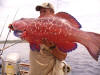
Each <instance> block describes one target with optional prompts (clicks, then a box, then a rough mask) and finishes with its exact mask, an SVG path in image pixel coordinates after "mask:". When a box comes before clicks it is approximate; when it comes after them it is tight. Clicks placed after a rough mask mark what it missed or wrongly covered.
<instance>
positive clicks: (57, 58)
mask: <svg viewBox="0 0 100 75" xmlns="http://www.w3.org/2000/svg"><path fill="white" fill-rule="evenodd" d="M36 11H40V16H39V17H38V18H43V17H52V16H55V14H54V8H53V5H52V4H50V3H43V4H42V5H38V6H37V7H36ZM41 42H42V43H43V44H41V45H40V51H37V50H36V51H33V50H31V51H30V61H31V64H32V65H31V70H30V75H41V74H42V75H64V74H65V72H66V73H67V71H68V72H69V71H70V67H69V66H67V65H66V63H65V62H62V60H65V58H66V56H67V53H65V52H62V51H60V50H59V48H57V47H56V45H55V44H54V43H53V42H50V41H48V39H46V38H43V39H42V40H41ZM30 46H33V45H30ZM31 49H32V47H31ZM33 57H34V58H33ZM36 61H38V62H39V63H38V62H37V63H36ZM34 62H35V64H34ZM40 63H41V64H40ZM36 66H38V67H36ZM58 67H61V69H60V68H58ZM64 67H66V71H65V72H63V71H64V70H63V68H64ZM34 69H35V70H34ZM36 69H37V70H36ZM42 69H43V70H42ZM39 72H40V73H39Z"/></svg>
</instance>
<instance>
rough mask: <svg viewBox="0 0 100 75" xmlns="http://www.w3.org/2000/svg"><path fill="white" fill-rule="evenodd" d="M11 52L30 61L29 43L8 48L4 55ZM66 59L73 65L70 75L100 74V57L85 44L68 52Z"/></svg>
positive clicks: (23, 59) (0, 46) (22, 59)
mask: <svg viewBox="0 0 100 75" xmlns="http://www.w3.org/2000/svg"><path fill="white" fill-rule="evenodd" d="M7 45H10V44H7ZM7 45H6V46H7ZM0 48H2V44H0ZM9 53H18V54H19V55H20V59H21V62H26V63H28V62H29V44H28V43H19V44H16V45H14V46H12V47H10V48H8V49H6V50H5V51H4V52H3V56H4V57H6V56H7V54H9ZM65 61H66V62H67V64H69V65H70V66H71V72H70V73H69V75H100V58H99V61H98V62H96V61H95V60H94V59H93V58H92V57H91V56H90V55H89V53H88V51H87V49H86V48H85V47H84V46H83V45H80V44H78V48H77V49H76V50H74V51H72V52H69V53H68V55H67V57H66V60H65Z"/></svg>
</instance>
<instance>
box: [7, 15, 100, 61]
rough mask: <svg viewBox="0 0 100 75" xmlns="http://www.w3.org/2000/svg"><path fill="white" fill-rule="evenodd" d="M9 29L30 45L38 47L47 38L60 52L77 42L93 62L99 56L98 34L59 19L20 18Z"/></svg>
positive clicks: (71, 47)
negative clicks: (82, 46)
mask: <svg viewBox="0 0 100 75" xmlns="http://www.w3.org/2000/svg"><path fill="white" fill-rule="evenodd" d="M9 28H10V29H12V30H13V31H15V32H17V35H19V36H20V37H21V38H22V39H24V40H26V41H28V42H29V43H30V44H36V45H38V46H39V45H40V44H41V40H42V39H43V38H47V39H48V40H49V41H52V42H53V43H55V44H56V45H57V46H58V47H59V48H60V49H62V51H63V50H66V51H67V50H68V51H69V50H71V49H73V48H75V45H76V44H75V42H78V43H81V44H83V45H84V46H85V47H86V48H87V49H88V51H89V53H90V54H91V56H92V57H93V58H94V59H95V60H98V57H99V54H100V34H97V33H93V32H85V31H82V30H79V29H78V28H75V27H73V26H72V25H71V23H70V22H69V21H67V20H64V19H62V18H60V17H44V18H37V19H35V18H22V19H20V20H17V21H15V22H13V23H12V24H11V25H10V26H9Z"/></svg>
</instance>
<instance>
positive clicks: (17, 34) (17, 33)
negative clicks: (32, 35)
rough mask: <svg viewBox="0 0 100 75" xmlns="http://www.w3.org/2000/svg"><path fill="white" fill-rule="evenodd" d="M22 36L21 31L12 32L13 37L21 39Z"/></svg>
mask: <svg viewBox="0 0 100 75" xmlns="http://www.w3.org/2000/svg"><path fill="white" fill-rule="evenodd" d="M22 34H23V31H19V30H14V35H15V36H16V37H21V35H22Z"/></svg>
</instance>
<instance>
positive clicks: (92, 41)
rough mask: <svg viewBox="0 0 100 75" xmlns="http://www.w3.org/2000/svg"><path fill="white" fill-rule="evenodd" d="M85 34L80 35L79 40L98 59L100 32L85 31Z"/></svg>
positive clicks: (99, 53)
mask: <svg viewBox="0 0 100 75" xmlns="http://www.w3.org/2000/svg"><path fill="white" fill-rule="evenodd" d="M81 34H82V33H81ZM83 34H84V36H81V35H80V37H81V38H80V40H79V42H80V43H81V44H83V45H84V46H85V47H86V48H87V49H88V51H89V53H90V55H91V56H92V57H93V58H94V59H95V60H96V61H98V58H99V55H100V34H97V33H93V32H83Z"/></svg>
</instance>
